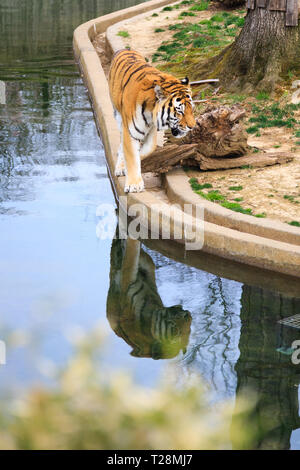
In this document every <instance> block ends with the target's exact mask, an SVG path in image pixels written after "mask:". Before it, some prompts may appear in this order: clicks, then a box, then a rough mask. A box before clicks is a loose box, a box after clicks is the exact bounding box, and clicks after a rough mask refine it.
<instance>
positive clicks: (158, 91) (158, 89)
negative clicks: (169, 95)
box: [154, 85, 166, 101]
mask: <svg viewBox="0 0 300 470" xmlns="http://www.w3.org/2000/svg"><path fill="white" fill-rule="evenodd" d="M154 91H155V95H156V98H157V100H158V101H162V100H164V99H165V98H166V95H165V92H164V90H163V89H162V87H161V86H160V85H155V87H154Z"/></svg>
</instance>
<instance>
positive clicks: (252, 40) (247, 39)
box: [211, 0, 300, 92]
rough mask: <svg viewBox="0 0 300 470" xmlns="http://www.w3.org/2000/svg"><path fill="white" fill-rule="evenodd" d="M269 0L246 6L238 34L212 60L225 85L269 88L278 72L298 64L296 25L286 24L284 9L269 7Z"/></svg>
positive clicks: (278, 75)
mask: <svg viewBox="0 0 300 470" xmlns="http://www.w3.org/2000/svg"><path fill="white" fill-rule="evenodd" d="M287 1H289V0H287ZM269 2H270V0H266V6H267V8H259V7H257V6H256V8H255V9H254V10H248V13H247V15H246V18H245V24H244V27H243V29H242V31H241V33H240V35H239V36H238V37H237V38H236V40H235V41H234V43H233V44H232V45H231V46H229V47H228V48H226V49H225V50H224V51H223V52H222V53H221V54H220V55H219V56H218V57H217V58H215V60H212V62H211V65H212V68H213V69H214V70H213V73H214V75H215V76H217V77H218V78H220V79H221V83H223V85H225V87H226V88H227V89H243V90H244V91H245V92H250V91H251V90H253V89H254V88H256V89H258V90H263V91H267V92H271V91H272V90H273V89H274V85H275V84H276V82H277V81H278V79H279V77H280V75H282V74H284V73H286V72H287V71H288V70H289V69H293V68H299V67H300V59H299V57H300V55H299V53H300V35H299V25H298V26H286V25H285V23H286V13H285V12H284V11H273V10H269V9H268V4H269Z"/></svg>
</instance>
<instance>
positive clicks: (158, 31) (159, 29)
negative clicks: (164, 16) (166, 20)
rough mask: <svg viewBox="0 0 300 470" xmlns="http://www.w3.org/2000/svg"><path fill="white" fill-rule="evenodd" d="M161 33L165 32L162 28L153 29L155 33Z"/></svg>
mask: <svg viewBox="0 0 300 470" xmlns="http://www.w3.org/2000/svg"><path fill="white" fill-rule="evenodd" d="M163 31H165V30H164V29H162V28H155V30H154V32H155V33H162V32H163Z"/></svg>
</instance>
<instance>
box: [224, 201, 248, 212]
mask: <svg viewBox="0 0 300 470" xmlns="http://www.w3.org/2000/svg"><path fill="white" fill-rule="evenodd" d="M221 206H222V207H225V208H226V209H230V210H231V211H234V212H240V213H241V214H247V215H252V209H244V207H242V206H241V205H240V204H239V203H238V202H229V201H225V202H222V204H221Z"/></svg>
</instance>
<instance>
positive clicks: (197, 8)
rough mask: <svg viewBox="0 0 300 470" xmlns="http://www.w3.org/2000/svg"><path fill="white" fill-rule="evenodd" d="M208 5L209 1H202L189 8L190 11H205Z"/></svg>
mask: <svg viewBox="0 0 300 470" xmlns="http://www.w3.org/2000/svg"><path fill="white" fill-rule="evenodd" d="M208 6H209V2H204V1H202V2H200V3H196V4H195V5H193V6H191V8H189V10H190V11H204V10H207V9H208Z"/></svg>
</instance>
